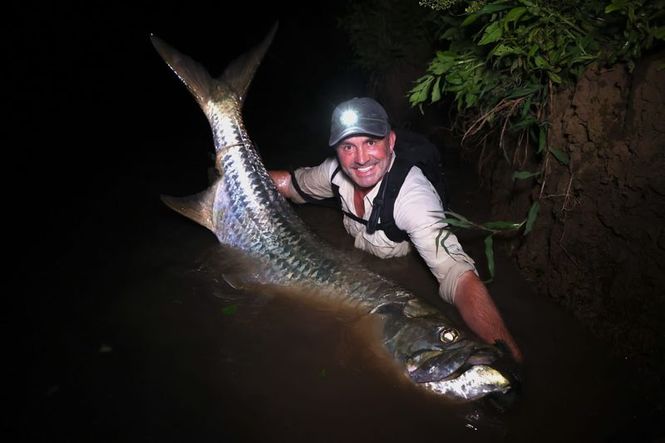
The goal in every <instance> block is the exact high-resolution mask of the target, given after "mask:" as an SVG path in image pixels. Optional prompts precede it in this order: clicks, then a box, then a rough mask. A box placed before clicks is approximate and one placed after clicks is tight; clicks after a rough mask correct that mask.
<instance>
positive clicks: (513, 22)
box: [409, 0, 665, 164]
mask: <svg viewBox="0 0 665 443" xmlns="http://www.w3.org/2000/svg"><path fill="white" fill-rule="evenodd" d="M431 3H433V4H435V5H432V4H431ZM442 3H445V4H446V5H448V3H450V2H441V1H439V2H437V1H433V2H427V4H428V5H429V6H430V7H433V8H435V9H437V10H439V11H440V12H439V13H438V15H437V23H438V39H439V41H440V42H441V44H442V47H441V49H440V50H438V51H437V52H436V54H435V56H434V58H433V59H432V61H431V62H430V64H429V66H428V68H427V71H426V73H425V75H424V76H422V77H421V78H420V79H419V80H418V81H417V82H416V84H415V86H414V87H413V89H412V90H411V91H410V92H409V100H410V102H411V104H412V105H414V106H420V107H421V109H422V105H423V104H426V103H434V102H439V101H441V100H445V99H449V100H451V101H452V102H454V103H455V107H456V110H457V112H458V117H459V118H458V122H459V123H458V124H459V126H460V129H462V130H463V132H464V136H465V139H466V138H467V137H470V136H473V135H476V134H478V133H480V130H481V129H484V130H485V131H484V132H483V134H484V135H485V136H486V135H487V131H486V130H487V129H500V130H501V135H502V136H503V135H504V133H505V131H506V130H508V131H510V132H512V133H516V132H521V133H522V134H521V135H522V137H521V138H520V140H521V141H522V142H523V143H525V144H530V145H532V146H535V147H536V148H537V152H538V153H539V154H542V153H544V152H546V151H545V148H546V146H545V141H546V139H547V137H546V135H547V123H546V122H547V112H546V111H545V106H546V104H547V101H548V97H549V95H550V93H551V92H552V89H553V88H555V87H557V86H559V85H569V84H572V83H574V82H575V81H576V79H577V78H578V77H579V75H580V74H581V73H582V72H583V71H584V69H585V68H586V67H587V66H588V65H589V64H590V63H592V62H595V61H598V62H602V63H614V62H617V61H625V62H627V63H628V64H629V66H630V67H631V69H632V67H633V66H634V61H635V60H637V59H638V58H639V57H640V56H641V55H642V52H643V51H644V50H645V49H648V48H650V47H652V46H653V44H654V41H655V40H664V39H665V38H664V37H665V26H664V25H665V19H664V17H663V13H664V9H665V8H664V7H665V0H657V1H655V2H648V1H645V0H611V1H609V0H592V1H587V2H580V1H572V0H496V1H494V2H482V3H481V4H479V3H478V2H471V4H468V5H466V8H464V9H463V7H464V6H465V5H464V4H461V3H460V2H456V3H455V4H453V5H452V6H450V7H449V8H448V9H445V10H441V9H440V8H439V6H441V4H442ZM437 5H438V6H437ZM547 152H551V153H552V154H553V155H554V157H555V158H556V159H557V160H559V161H560V162H562V163H564V164H565V163H566V158H565V156H564V155H563V152H562V151H554V152H552V151H551V150H549V149H548V150H547ZM504 154H505V152H504Z"/></svg>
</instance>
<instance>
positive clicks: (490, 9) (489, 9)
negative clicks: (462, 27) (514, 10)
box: [478, 3, 511, 15]
mask: <svg viewBox="0 0 665 443" xmlns="http://www.w3.org/2000/svg"><path fill="white" fill-rule="evenodd" d="M510 7H511V5H501V4H498V3H488V4H486V5H485V6H483V8H482V9H481V10H480V11H478V15H485V14H493V13H495V12H497V11H503V10H504V9H508V8H510Z"/></svg>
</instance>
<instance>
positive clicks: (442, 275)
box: [270, 97, 522, 361]
mask: <svg viewBox="0 0 665 443" xmlns="http://www.w3.org/2000/svg"><path fill="white" fill-rule="evenodd" d="M402 138H403V137H402V135H400V133H399V132H395V131H394V130H393V129H392V128H391V126H390V123H389V119H388V115H387V113H386V111H385V110H384V109H383V107H382V106H381V105H380V104H379V103H378V102H377V101H376V100H374V99H372V98H369V97H362V98H353V99H351V100H348V101H345V102H343V103H340V104H339V105H338V106H337V107H336V108H335V110H334V111H333V114H332V120H331V126H330V139H329V141H328V144H329V145H330V147H331V148H333V149H334V150H335V152H336V156H331V157H330V158H328V159H326V160H325V161H324V162H323V163H321V164H320V165H318V166H315V167H303V168H299V169H297V170H295V171H293V172H289V171H270V175H271V177H272V179H273V181H274V182H275V184H276V185H277V189H278V190H279V192H280V193H281V194H282V195H284V196H285V197H287V198H289V199H290V200H292V201H293V202H296V203H305V202H316V201H319V200H323V199H327V198H330V197H337V200H338V201H339V204H340V206H341V209H342V211H343V213H344V218H343V223H344V227H345V228H346V230H347V232H348V233H349V234H351V236H353V238H354V239H355V240H354V244H355V246H356V247H357V248H359V249H362V250H364V251H367V252H369V253H371V254H374V255H376V256H378V257H381V258H391V257H400V256H403V255H406V254H407V253H408V252H409V250H410V248H411V245H413V246H415V248H416V249H417V251H418V253H419V254H420V255H421V256H422V257H423V259H424V260H425V262H426V263H427V265H428V266H429V269H430V270H431V272H432V274H433V275H434V276H435V277H436V279H437V281H438V282H439V295H440V296H441V297H442V298H443V300H445V301H447V302H449V303H453V304H454V305H455V306H456V307H457V309H458V310H459V312H460V314H461V316H462V318H463V319H464V321H465V322H466V324H467V325H468V326H469V327H470V328H471V330H473V331H474V332H475V333H476V334H477V335H478V336H479V337H480V338H482V339H483V340H485V341H487V342H489V343H494V342H497V341H500V342H503V343H505V345H506V346H507V347H508V348H509V349H510V352H511V354H512V356H513V358H515V360H517V361H521V360H522V354H521V351H520V350H519V347H518V346H517V344H516V343H515V341H514V339H513V337H512V336H511V334H510V333H509V332H508V330H507V328H506V326H505V324H504V322H503V320H502V318H501V315H500V314H499V311H498V309H497V308H496V305H495V304H494V302H493V301H492V298H491V297H490V295H489V292H488V291H487V288H486V287H485V285H484V284H483V283H482V281H481V280H480V279H479V278H478V275H477V272H476V269H475V266H474V262H473V260H472V259H471V258H470V257H469V256H468V255H466V253H465V252H464V251H463V249H462V247H461V245H460V244H459V242H458V240H457V238H456V237H455V236H454V235H453V234H452V233H450V234H448V235H443V236H440V231H441V229H442V228H443V229H445V227H446V225H445V224H442V222H441V219H440V216H441V213H442V211H443V204H442V200H441V197H440V196H439V194H438V193H437V190H436V189H435V187H434V186H433V185H432V183H431V182H430V180H428V179H427V177H426V176H425V174H424V173H423V171H422V170H421V169H420V168H419V167H418V166H412V165H410V164H409V165H407V166H406V169H404V171H405V174H406V176H405V177H404V174H402V176H400V175H399V174H398V173H394V174H393V173H391V172H392V171H393V170H395V171H396V170H398V169H400V168H402V167H403V166H402V165H403V162H402V163H400V162H399V161H398V160H397V159H398V155H396V153H395V147H396V146H398V149H397V152H398V153H399V152H400V149H399V144H400V141H401V142H402V143H406V141H405V140H406V137H404V140H402ZM397 177H400V178H397ZM391 186H392V187H395V186H396V187H397V189H396V192H394V193H392V194H391V193H386V189H387V188H390V187H391ZM391 195H396V197H394V198H393V197H390V196H391ZM383 208H388V210H389V211H390V212H389V213H386V212H381V211H382V210H384V209H383ZM439 238H445V240H444V242H445V247H437V239H439Z"/></svg>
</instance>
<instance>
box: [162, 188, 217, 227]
mask: <svg viewBox="0 0 665 443" xmlns="http://www.w3.org/2000/svg"><path fill="white" fill-rule="evenodd" d="M214 190H215V186H213V187H211V188H208V189H206V190H205V191H203V192H200V193H198V194H194V195H190V196H187V197H173V196H170V195H161V196H160V198H161V200H162V201H163V202H164V204H166V206H168V207H169V208H171V209H173V210H174V211H176V212H178V213H180V214H182V215H184V216H185V217H187V218H189V219H192V220H194V221H195V222H196V223H198V224H200V225H202V226H205V227H206V228H208V229H209V230H211V231H212V232H215V230H214V227H213V216H212V206H213V205H212V202H213V196H214V193H215V192H214Z"/></svg>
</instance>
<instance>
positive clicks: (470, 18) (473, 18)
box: [461, 13, 478, 27]
mask: <svg viewBox="0 0 665 443" xmlns="http://www.w3.org/2000/svg"><path fill="white" fill-rule="evenodd" d="M476 20H478V14H475V13H474V14H469V16H468V17H467V18H465V19H464V21H463V22H462V24H461V26H462V27H464V26H469V25H470V24H471V23H473V22H475V21H476Z"/></svg>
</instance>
